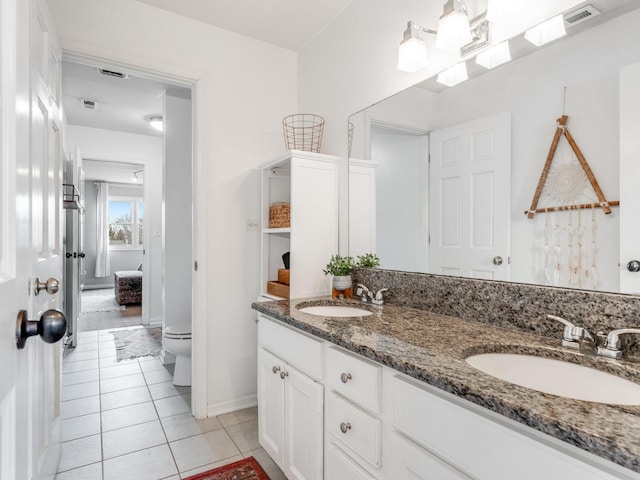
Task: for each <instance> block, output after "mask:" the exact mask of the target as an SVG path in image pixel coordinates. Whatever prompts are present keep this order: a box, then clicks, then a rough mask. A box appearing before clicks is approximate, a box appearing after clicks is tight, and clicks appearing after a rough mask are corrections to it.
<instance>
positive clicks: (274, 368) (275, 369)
mask: <svg viewBox="0 0 640 480" xmlns="http://www.w3.org/2000/svg"><path fill="white" fill-rule="evenodd" d="M271 370H272V371H273V373H274V374H275V373H278V372H279V371H280V367H276V366H275V365H274V366H273V368H272V369H271Z"/></svg>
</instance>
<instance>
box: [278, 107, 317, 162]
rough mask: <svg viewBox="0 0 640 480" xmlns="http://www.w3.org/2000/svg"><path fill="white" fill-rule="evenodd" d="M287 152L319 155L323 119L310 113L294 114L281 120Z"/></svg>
mask: <svg viewBox="0 0 640 480" xmlns="http://www.w3.org/2000/svg"><path fill="white" fill-rule="evenodd" d="M282 128H283V130H284V144H285V147H286V149H287V150H303V151H305V152H315V153H320V144H321V143H322V132H323V130H324V118H322V117H321V116H320V115H314V114H312V113H296V114H294V115H288V116H286V117H284V118H283V119H282Z"/></svg>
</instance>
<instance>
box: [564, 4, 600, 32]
mask: <svg viewBox="0 0 640 480" xmlns="http://www.w3.org/2000/svg"><path fill="white" fill-rule="evenodd" d="M597 15H600V10H598V9H597V8H596V7H594V6H593V5H585V6H584V7H580V8H578V9H577V10H572V11H571V12H567V13H565V14H564V22H565V24H566V25H567V26H569V27H570V26H573V25H577V24H579V23H582V22H584V21H586V20H589V19H590V18H593V17H595V16H597Z"/></svg>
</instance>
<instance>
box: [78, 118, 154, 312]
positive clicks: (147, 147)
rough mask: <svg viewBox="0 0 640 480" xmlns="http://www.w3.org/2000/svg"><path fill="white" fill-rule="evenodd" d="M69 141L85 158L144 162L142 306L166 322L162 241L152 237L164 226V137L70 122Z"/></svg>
mask: <svg viewBox="0 0 640 480" xmlns="http://www.w3.org/2000/svg"><path fill="white" fill-rule="evenodd" d="M66 144H67V146H68V148H70V149H74V148H75V145H78V146H79V147H80V151H81V152H82V156H83V158H87V159H92V160H105V161H116V162H126V163H138V164H141V165H144V200H145V206H144V207H145V208H144V210H145V211H144V215H145V219H144V222H145V229H144V245H145V249H146V255H145V258H144V264H145V271H144V279H145V282H144V284H143V287H142V288H143V294H142V308H143V311H144V312H145V315H146V316H147V317H148V318H149V321H150V322H151V323H158V322H162V319H163V317H164V310H163V308H162V301H161V299H162V242H161V240H162V239H161V238H157V237H152V236H151V235H150V232H151V231H153V229H154V228H158V229H160V228H162V158H163V155H162V138H161V137H154V136H151V135H138V134H135V133H123V132H116V131H113V130H102V129H99V128H91V127H79V126H77V125H69V126H68V127H67V130H66Z"/></svg>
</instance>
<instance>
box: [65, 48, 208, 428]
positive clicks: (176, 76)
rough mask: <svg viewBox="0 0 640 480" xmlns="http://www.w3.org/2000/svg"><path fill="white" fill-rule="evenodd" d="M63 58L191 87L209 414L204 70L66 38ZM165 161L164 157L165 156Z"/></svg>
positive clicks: (197, 284) (198, 348) (200, 319)
mask: <svg viewBox="0 0 640 480" xmlns="http://www.w3.org/2000/svg"><path fill="white" fill-rule="evenodd" d="M62 59H63V60H69V61H72V62H76V63H81V64H84V65H90V66H95V67H98V66H100V67H101V68H109V69H113V70H116V71H117V70H118V69H127V70H129V71H132V72H134V73H139V74H140V75H141V76H144V77H145V78H150V79H157V80H160V81H163V82H166V83H173V84H176V85H180V86H184V87H186V88H190V89H191V106H192V109H191V119H192V159H191V161H192V185H193V192H192V208H193V231H192V242H193V260H194V262H195V261H197V265H198V267H197V271H196V270H195V269H194V271H193V274H192V293H193V297H192V298H193V300H192V339H193V340H192V342H193V343H192V354H191V363H192V370H191V375H192V392H191V413H192V414H193V415H194V416H195V417H196V418H204V417H206V416H207V391H208V379H207V365H208V353H207V334H208V331H207V330H208V326H207V311H208V309H207V307H208V302H207V294H206V292H207V278H206V275H198V274H197V273H198V272H199V271H204V272H206V271H207V255H206V245H207V238H208V234H207V231H208V230H207V217H206V212H205V210H204V208H199V206H200V205H203V206H204V205H206V204H207V181H206V178H207V175H206V163H205V162H204V159H203V157H202V155H201V153H200V150H199V148H198V139H199V136H200V135H199V123H198V114H199V108H198V107H199V106H198V98H199V90H200V88H201V87H200V76H201V74H200V72H197V71H194V70H188V69H184V68H182V67H177V66H175V65H172V64H169V63H164V62H158V61H154V60H150V59H146V58H141V57H137V56H133V55H127V54H125V53H123V52H121V51H113V50H107V49H102V48H97V47H94V46H90V45H87V44H85V43H79V42H65V44H64V45H63V46H62ZM163 161H164V160H163Z"/></svg>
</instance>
